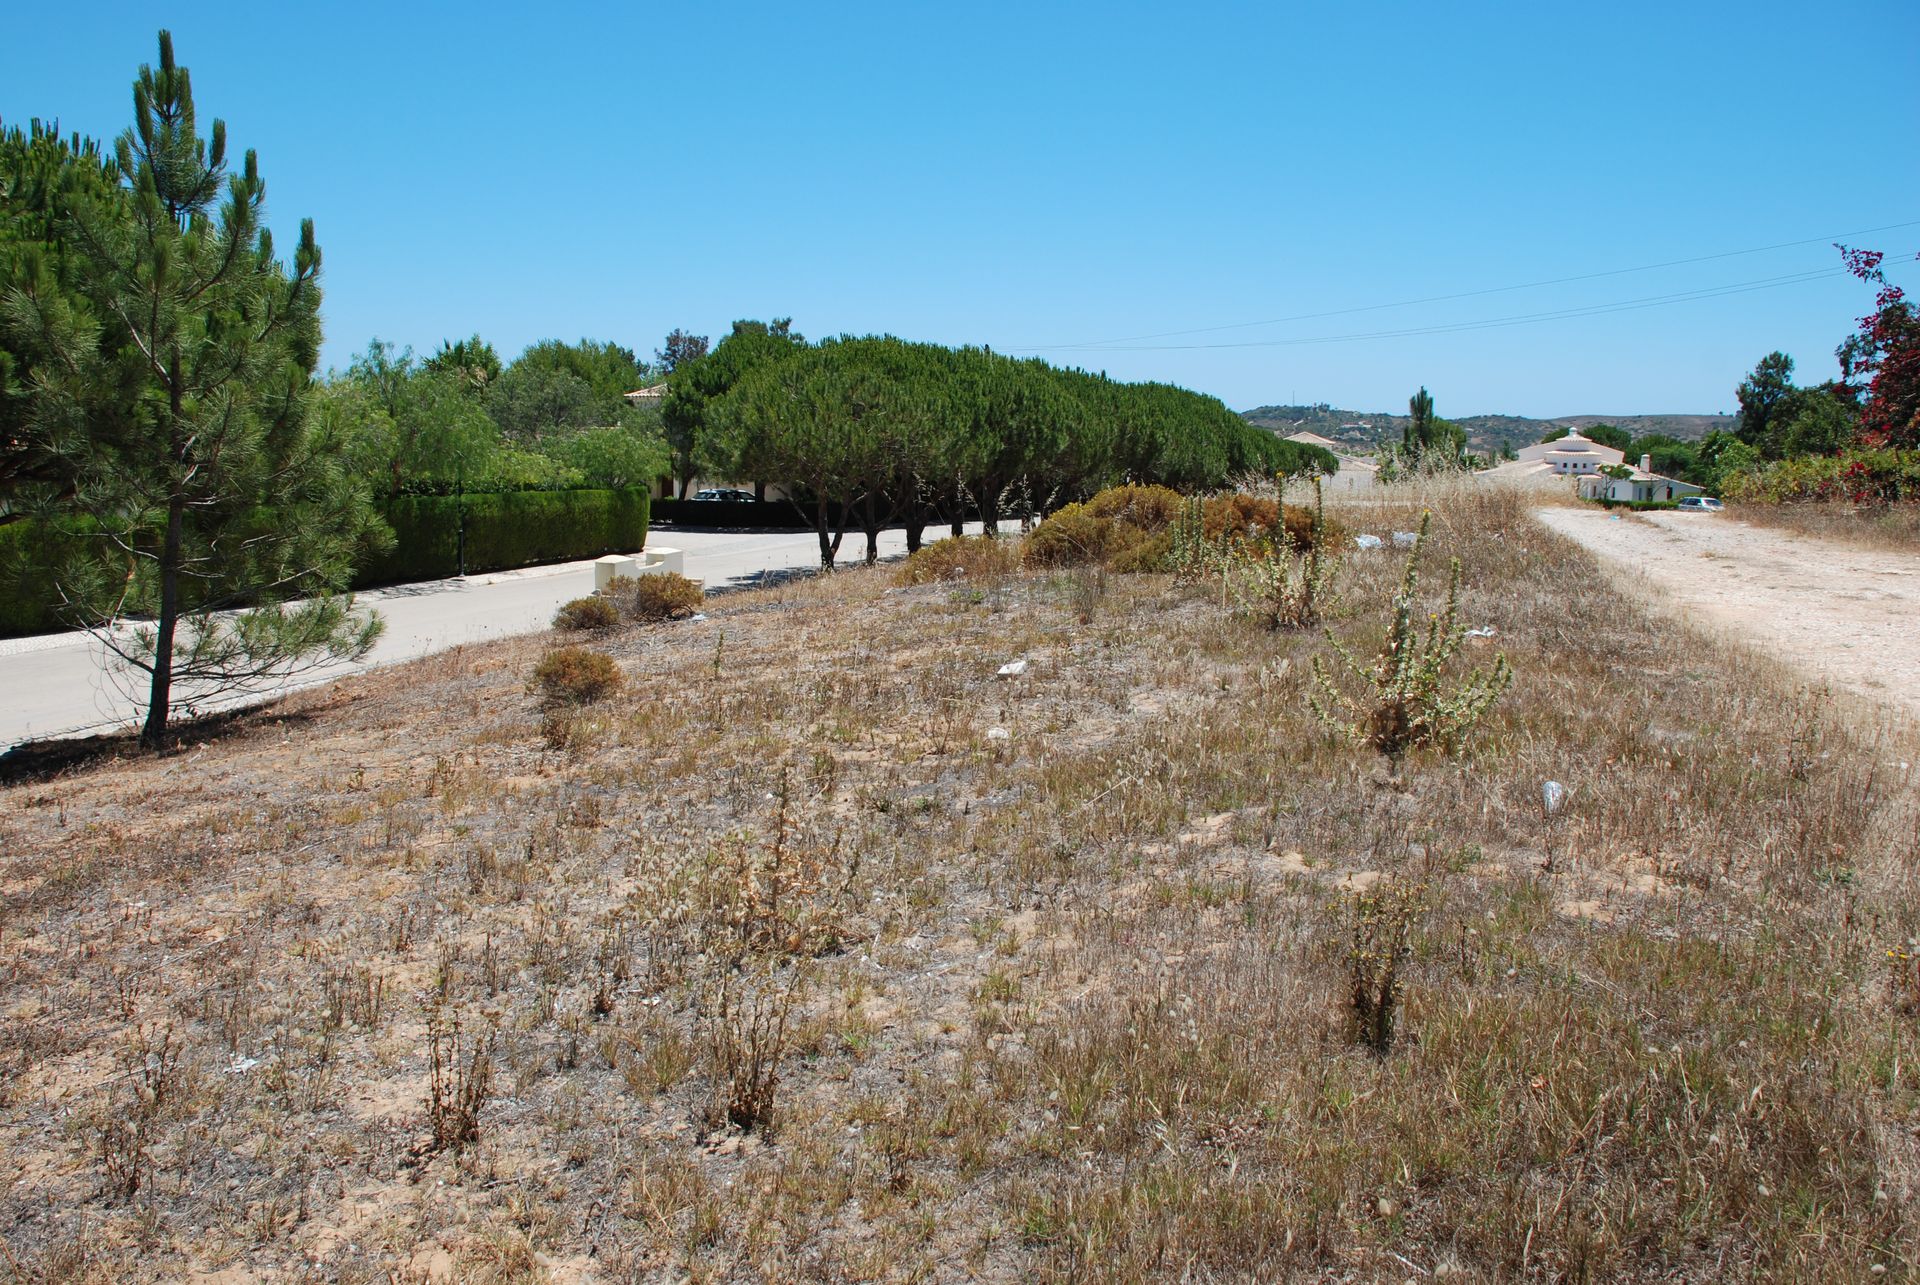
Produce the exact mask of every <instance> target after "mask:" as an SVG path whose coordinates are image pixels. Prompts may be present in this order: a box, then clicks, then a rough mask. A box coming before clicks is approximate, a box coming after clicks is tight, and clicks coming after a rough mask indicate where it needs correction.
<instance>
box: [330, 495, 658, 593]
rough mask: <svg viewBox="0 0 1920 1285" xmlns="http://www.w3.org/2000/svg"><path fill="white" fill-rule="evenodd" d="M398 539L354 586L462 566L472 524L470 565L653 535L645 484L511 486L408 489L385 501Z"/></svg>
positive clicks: (570, 555) (561, 554) (373, 558)
mask: <svg viewBox="0 0 1920 1285" xmlns="http://www.w3.org/2000/svg"><path fill="white" fill-rule="evenodd" d="M382 516H383V517H385V518H386V520H387V525H388V526H390V527H392V528H393V534H394V542H393V547H392V548H390V549H388V550H386V551H385V552H384V553H376V554H370V555H369V556H368V558H367V560H366V561H365V562H364V563H363V564H362V565H361V567H360V569H359V571H358V572H356V573H355V575H354V577H353V587H354V588H356V589H365V588H370V587H372V586H374V585H384V584H405V583H407V582H409V581H414V580H441V579H445V578H446V577H448V576H453V575H458V574H460V527H461V523H462V521H463V520H464V522H465V524H466V546H467V547H466V563H467V571H468V572H469V573H472V572H478V571H510V570H512V569H513V568H515V567H530V566H534V565H535V564H537V563H542V562H568V561H572V560H573V559H576V558H597V557H599V556H600V555H601V554H603V553H632V552H635V551H636V550H639V549H641V548H644V547H645V546H646V543H647V523H648V519H649V506H648V502H647V492H646V489H645V488H644V487H632V488H629V489H627V490H622V491H584V490H583V491H507V492H501V493H497V494H489V495H468V496H463V497H456V496H450V495H448V496H440V495H403V496H400V497H398V498H396V499H393V500H389V501H387V503H386V504H385V506H384V508H383V511H382Z"/></svg>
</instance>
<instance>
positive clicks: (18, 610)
mask: <svg viewBox="0 0 1920 1285" xmlns="http://www.w3.org/2000/svg"><path fill="white" fill-rule="evenodd" d="M39 530H40V526H39V524H38V523H36V522H10V523H8V524H7V525H6V526H0V638H17V637H19V636H20V635H21V634H44V633H51V632H52V631H53V630H55V629H58V628H60V622H59V621H58V620H56V619H55V618H54V614H53V601H54V599H53V572H52V570H51V568H50V567H49V566H48V565H47V562H46V560H45V559H42V558H32V559H29V558H27V557H25V556H24V554H25V553H26V550H27V547H28V546H27V541H29V540H37V539H39V538H40V537H39V535H38V532H39Z"/></svg>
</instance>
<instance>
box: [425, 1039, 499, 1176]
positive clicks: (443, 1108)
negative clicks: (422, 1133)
mask: <svg viewBox="0 0 1920 1285" xmlns="http://www.w3.org/2000/svg"><path fill="white" fill-rule="evenodd" d="M493 1044H494V1033H493V1032H492V1031H491V1030H489V1031H488V1032H487V1033H486V1035H485V1036H484V1037H481V1038H476V1039H473V1040H469V1041H465V1042H463V1041H462V1040H461V1038H460V1023H459V1021H458V1019H455V1020H454V1021H453V1022H451V1023H445V1022H443V1021H442V1019H441V1017H440V1015H439V1013H437V1012H435V1013H430V1014H428V1017H427V1123H428V1124H429V1125H430V1126H431V1127H432V1130H433V1146H434V1149H435V1150H443V1149H445V1148H447V1147H455V1148H458V1147H464V1146H466V1145H467V1144H468V1143H469V1142H478V1141H479V1140H480V1111H481V1109H482V1108H483V1107H485V1106H486V1104H487V1099H488V1097H490V1096H491V1095H492V1093H493Z"/></svg>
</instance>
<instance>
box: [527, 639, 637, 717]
mask: <svg viewBox="0 0 1920 1285" xmlns="http://www.w3.org/2000/svg"><path fill="white" fill-rule="evenodd" d="M624 681H625V680H624V679H623V677H622V676H621V673H620V667H619V666H618V665H616V664H614V663H613V657H611V656H609V655H607V653H605V652H604V651H593V650H590V649H588V648H586V647H556V648H555V649H554V650H552V651H550V652H548V653H547V654H546V655H545V656H543V657H541V659H540V663H539V664H538V665H536V666H534V670H533V682H534V685H535V686H536V687H538V688H539V689H540V694H541V695H542V696H544V697H546V699H547V700H549V701H551V702H553V703H554V704H556V705H585V704H587V703H589V702H591V701H597V700H602V699H604V698H606V697H608V696H611V695H613V693H615V692H617V691H619V690H620V686H621V684H622V682H624Z"/></svg>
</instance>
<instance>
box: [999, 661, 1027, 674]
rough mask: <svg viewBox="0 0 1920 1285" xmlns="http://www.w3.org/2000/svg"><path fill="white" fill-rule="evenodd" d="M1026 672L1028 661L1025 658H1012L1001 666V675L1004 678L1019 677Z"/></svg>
mask: <svg viewBox="0 0 1920 1285" xmlns="http://www.w3.org/2000/svg"><path fill="white" fill-rule="evenodd" d="M1026 672H1027V662H1026V661H1025V660H1024V659H1021V660H1010V661H1008V662H1007V663H1006V664H1004V665H1002V666H1000V677H1002V678H1018V677H1020V675H1022V674H1024V673H1026Z"/></svg>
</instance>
